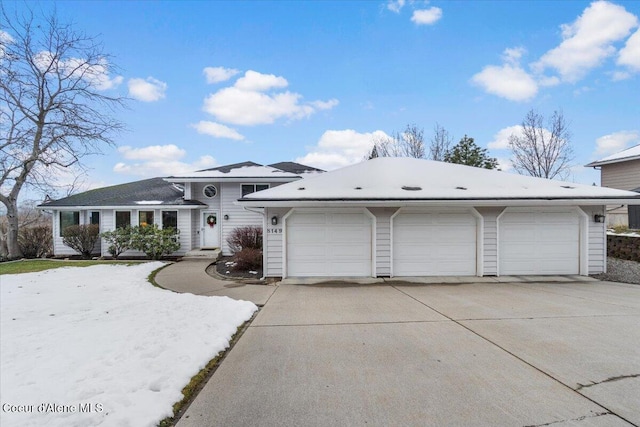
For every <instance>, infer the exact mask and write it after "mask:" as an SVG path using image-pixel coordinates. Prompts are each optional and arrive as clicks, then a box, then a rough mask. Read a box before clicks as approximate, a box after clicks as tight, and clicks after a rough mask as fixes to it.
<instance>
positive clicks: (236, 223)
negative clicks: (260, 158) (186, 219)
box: [218, 181, 262, 255]
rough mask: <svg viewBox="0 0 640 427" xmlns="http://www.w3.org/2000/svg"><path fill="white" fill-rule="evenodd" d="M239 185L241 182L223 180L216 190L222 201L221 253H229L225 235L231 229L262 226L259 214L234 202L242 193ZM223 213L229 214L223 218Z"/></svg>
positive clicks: (229, 232) (227, 234)
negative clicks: (226, 218) (227, 217)
mask: <svg viewBox="0 0 640 427" xmlns="http://www.w3.org/2000/svg"><path fill="white" fill-rule="evenodd" d="M259 182H260V181H258V183H259ZM241 185H242V184H240V183H238V182H225V183H222V184H221V185H220V188H218V191H219V192H221V193H222V194H221V198H220V201H221V203H222V210H221V212H220V217H222V218H223V219H222V242H221V244H222V245H221V246H222V254H223V255H231V250H230V249H229V245H228V244H227V237H229V235H230V234H231V232H232V231H233V229H235V228H237V227H245V226H248V225H254V226H256V227H260V228H262V215H261V214H259V213H256V212H250V211H248V210H245V209H243V208H242V207H241V206H238V205H236V204H235V202H236V201H237V200H238V199H239V198H240V197H241V195H242V192H241V190H240V186H241ZM252 209H253V208H252ZM255 210H258V209H255ZM225 215H229V219H228V220H225V219H224V216H225Z"/></svg>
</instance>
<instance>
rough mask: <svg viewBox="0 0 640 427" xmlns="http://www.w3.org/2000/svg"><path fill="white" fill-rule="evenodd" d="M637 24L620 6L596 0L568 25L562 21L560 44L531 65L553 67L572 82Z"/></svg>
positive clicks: (543, 68)
mask: <svg viewBox="0 0 640 427" xmlns="http://www.w3.org/2000/svg"><path fill="white" fill-rule="evenodd" d="M637 24H638V18H637V17H636V16H634V15H633V14H631V13H629V12H627V11H626V10H625V8H624V7H622V6H619V5H615V4H613V3H609V2H607V1H596V2H593V3H591V5H589V7H587V8H586V9H585V10H584V11H583V13H582V15H580V16H579V17H578V19H576V21H575V22H573V23H572V24H563V25H562V26H561V29H562V39H563V41H562V43H560V45H559V46H557V47H556V48H554V49H551V50H550V51H548V52H547V53H545V54H544V55H543V56H542V57H541V58H540V60H539V61H538V62H537V63H535V64H534V68H535V69H536V70H537V71H539V72H540V73H542V72H543V71H544V70H545V69H547V68H551V69H554V70H556V71H557V72H558V73H559V74H560V77H561V78H562V80H563V81H566V82H570V83H574V82H576V81H578V80H580V79H581V78H583V77H584V76H585V75H586V74H587V73H588V72H589V71H590V70H591V69H593V68H595V67H597V66H599V65H600V64H601V63H602V61H603V60H604V59H606V58H607V57H609V56H612V55H614V54H615V52H616V48H615V47H614V46H613V43H614V42H616V41H619V40H622V39H624V38H625V37H626V36H627V35H628V34H629V33H630V32H631V30H632V29H633V28H635V27H636V26H637Z"/></svg>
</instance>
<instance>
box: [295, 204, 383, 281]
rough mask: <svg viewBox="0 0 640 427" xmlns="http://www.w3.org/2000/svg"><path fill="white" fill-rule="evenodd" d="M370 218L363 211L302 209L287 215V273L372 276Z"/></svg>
mask: <svg viewBox="0 0 640 427" xmlns="http://www.w3.org/2000/svg"><path fill="white" fill-rule="evenodd" d="M371 224H372V220H371V218H370V217H369V216H368V215H366V214H365V213H364V212H362V211H360V210H359V211H348V212H304V211H298V212H294V213H293V214H291V215H290V216H289V217H288V218H287V219H286V227H287V235H286V239H287V242H286V245H287V267H286V268H287V276H289V277H308V276H343V277H370V276H371V254H372V245H371V234H372V230H371V228H372V227H371Z"/></svg>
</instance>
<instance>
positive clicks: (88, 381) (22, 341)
mask: <svg viewBox="0 0 640 427" xmlns="http://www.w3.org/2000/svg"><path fill="white" fill-rule="evenodd" d="M162 265H163V264H162V263H159V262H153V263H145V264H141V265H136V266H122V265H101V266H94V267H85V268H61V269H55V270H47V271H42V272H39V273H28V274H17V275H3V276H0V292H1V293H0V400H1V403H2V408H1V410H0V425H2V426H43V425H47V426H95V425H101V426H136V427H137V426H154V425H156V424H157V423H158V422H159V421H160V420H162V419H164V418H165V417H168V416H172V415H173V410H172V405H173V404H174V403H175V402H177V401H179V400H181V399H182V393H181V390H182V388H183V387H184V386H185V385H186V384H187V383H188V382H189V380H190V379H191V377H192V376H193V375H195V374H196V373H197V372H198V371H199V370H200V369H202V368H203V367H204V366H205V365H206V364H207V362H208V361H209V360H211V359H212V358H214V357H215V356H216V354H217V353H218V352H220V351H222V350H224V349H225V348H226V347H227V346H228V345H229V340H230V339H231V337H232V335H233V334H234V333H235V332H236V329H237V327H238V326H240V325H241V324H242V323H243V322H244V321H246V320H248V319H250V318H251V316H252V315H253V313H254V312H255V310H256V309H257V307H256V306H255V305H254V304H253V303H250V302H246V301H235V300H232V299H230V298H227V297H204V296H195V295H191V294H177V293H173V292H170V291H165V290H162V289H158V288H155V287H153V286H152V285H151V284H150V283H149V282H148V281H147V276H148V275H149V274H150V273H151V272H152V271H153V270H155V269H157V268H159V267H161V266H162ZM50 404H53V405H59V406H51V405H50Z"/></svg>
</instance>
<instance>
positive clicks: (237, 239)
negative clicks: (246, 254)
mask: <svg viewBox="0 0 640 427" xmlns="http://www.w3.org/2000/svg"><path fill="white" fill-rule="evenodd" d="M227 244H228V245H229V248H230V249H231V252H233V253H234V254H235V253H238V252H240V251H242V250H243V249H257V250H259V251H262V228H260V227H255V226H248V227H238V228H234V229H233V231H232V232H231V235H230V236H229V237H227Z"/></svg>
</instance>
